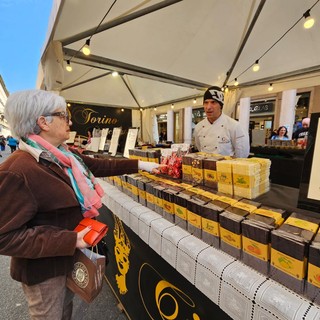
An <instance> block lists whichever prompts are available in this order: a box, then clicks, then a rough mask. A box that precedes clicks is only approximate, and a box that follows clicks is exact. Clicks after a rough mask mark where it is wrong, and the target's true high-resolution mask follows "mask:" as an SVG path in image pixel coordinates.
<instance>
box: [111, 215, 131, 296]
mask: <svg viewBox="0 0 320 320" xmlns="http://www.w3.org/2000/svg"><path fill="white" fill-rule="evenodd" d="M113 217H114V220H115V224H114V231H113V236H114V240H115V245H114V254H115V257H116V262H117V267H118V271H119V274H116V281H117V285H118V289H119V292H120V294H126V293H127V292H128V288H127V284H126V275H127V273H128V271H129V268H130V261H129V255H130V251H131V244H130V241H129V238H128V236H127V234H126V232H125V231H124V228H123V225H122V222H121V220H120V219H119V218H118V217H117V216H116V215H113Z"/></svg>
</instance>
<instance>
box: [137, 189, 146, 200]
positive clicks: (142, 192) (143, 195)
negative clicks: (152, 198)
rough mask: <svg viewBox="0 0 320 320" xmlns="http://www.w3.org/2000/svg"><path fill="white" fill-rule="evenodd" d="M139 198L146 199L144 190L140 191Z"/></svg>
mask: <svg viewBox="0 0 320 320" xmlns="http://www.w3.org/2000/svg"><path fill="white" fill-rule="evenodd" d="M138 193H139V198H142V199H146V192H145V191H144V190H141V189H139V190H138Z"/></svg>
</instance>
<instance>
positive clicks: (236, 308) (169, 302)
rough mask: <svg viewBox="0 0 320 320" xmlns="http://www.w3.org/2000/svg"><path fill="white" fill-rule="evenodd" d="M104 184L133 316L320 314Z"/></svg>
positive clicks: (119, 271)
mask: <svg viewBox="0 0 320 320" xmlns="http://www.w3.org/2000/svg"><path fill="white" fill-rule="evenodd" d="M100 183H101V185H102V187H103V189H104V191H105V196H104V198H103V203H104V205H105V207H104V208H103V210H102V212H101V214H100V216H99V220H101V221H104V222H105V223H107V224H108V225H109V232H108V236H107V243H108V248H109V249H108V250H109V253H108V258H109V261H110V262H109V265H108V266H107V268H106V276H107V278H108V281H109V283H110V285H111V286H112V288H113V290H114V292H115V294H116V295H117V297H118V298H119V300H120V301H121V302H122V304H123V306H124V308H125V309H126V312H127V313H128V315H129V317H130V318H132V319H159V320H160V319H194V320H197V319H228V318H229V317H228V316H227V315H229V316H230V317H231V318H233V319H244V320H247V319H290V320H292V319H319V318H320V308H319V307H318V306H316V305H313V304H312V303H311V302H310V301H309V300H307V299H305V298H303V297H302V296H300V295H298V294H296V293H294V292H292V291H290V290H289V289H287V288H286V287H284V286H282V285H280V284H279V283H277V282H275V281H273V280H271V279H269V278H267V277H266V276H264V275H262V274H260V273H258V272H257V271H255V270H253V269H251V268H250V267H248V266H246V265H244V264H243V263H242V262H240V261H238V260H236V259H235V258H233V257H231V256H229V255H228V254H226V253H224V252H223V251H221V250H218V249H215V248H213V247H211V246H209V245H207V244H206V243H204V242H203V241H201V240H200V239H198V238H196V237H194V236H192V235H191V234H190V233H189V232H187V231H185V230H183V229H181V228H180V227H178V226H175V225H174V224H172V223H170V222H169V221H167V220H165V219H164V218H163V217H162V216H161V215H159V214H157V213H155V212H154V211H152V210H150V209H149V208H147V207H144V206H142V205H141V204H139V203H137V202H135V201H134V200H132V199H131V198H130V197H129V196H127V195H126V194H124V193H123V192H122V191H120V190H118V189H117V188H116V187H115V186H112V185H110V184H109V183H108V182H106V181H103V180H100ZM107 208H108V209H107ZM139 312H140V313H139Z"/></svg>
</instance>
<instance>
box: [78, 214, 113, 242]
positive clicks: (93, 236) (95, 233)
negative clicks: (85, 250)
mask: <svg viewBox="0 0 320 320" xmlns="http://www.w3.org/2000/svg"><path fill="white" fill-rule="evenodd" d="M89 226H90V227H91V230H90V231H89V232H88V233H87V234H86V235H85V236H84V237H83V240H84V241H85V242H86V243H88V244H90V246H95V245H96V244H97V243H98V242H99V241H100V240H101V239H102V238H103V237H104V236H105V235H106V233H107V231H108V226H107V225H106V224H104V223H102V222H100V221H98V220H93V219H90V218H84V219H83V220H81V221H80V222H79V225H78V226H77V227H76V228H75V229H74V231H77V232H79V231H81V230H83V229H85V228H86V227H89Z"/></svg>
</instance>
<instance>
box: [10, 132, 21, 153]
mask: <svg viewBox="0 0 320 320" xmlns="http://www.w3.org/2000/svg"><path fill="white" fill-rule="evenodd" d="M7 140H8V146H9V147H10V149H11V153H13V152H14V151H16V150H17V146H18V143H19V141H18V139H15V138H14V137H12V136H8V138H7Z"/></svg>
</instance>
